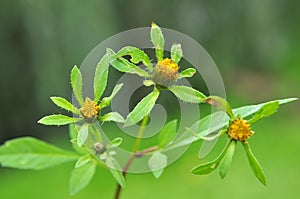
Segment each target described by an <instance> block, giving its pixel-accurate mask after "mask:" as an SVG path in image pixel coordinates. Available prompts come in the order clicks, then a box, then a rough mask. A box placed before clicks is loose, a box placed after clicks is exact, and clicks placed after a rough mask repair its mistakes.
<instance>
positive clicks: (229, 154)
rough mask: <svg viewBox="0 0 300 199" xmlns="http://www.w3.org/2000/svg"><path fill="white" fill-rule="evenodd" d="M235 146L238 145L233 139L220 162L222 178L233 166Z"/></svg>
mask: <svg viewBox="0 0 300 199" xmlns="http://www.w3.org/2000/svg"><path fill="white" fill-rule="evenodd" d="M235 147H236V141H235V140H231V142H230V144H229V147H228V149H227V151H226V153H225V155H224V157H223V159H222V160H221V162H220V166H219V174H220V176H221V178H222V179H223V178H225V176H226V174H227V172H228V170H229V168H230V166H231V162H232V158H233V155H234V152H235Z"/></svg>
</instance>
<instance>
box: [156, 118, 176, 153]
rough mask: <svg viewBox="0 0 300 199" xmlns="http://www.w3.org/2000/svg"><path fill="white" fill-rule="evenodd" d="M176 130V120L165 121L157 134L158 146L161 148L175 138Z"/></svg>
mask: <svg viewBox="0 0 300 199" xmlns="http://www.w3.org/2000/svg"><path fill="white" fill-rule="evenodd" d="M176 132H177V120H172V121H170V122H169V123H167V124H166V125H165V126H164V128H163V129H162V130H161V132H160V133H159V134H158V147H159V148H163V147H164V146H166V145H168V144H169V143H170V142H172V140H173V139H174V138H175V136H176Z"/></svg>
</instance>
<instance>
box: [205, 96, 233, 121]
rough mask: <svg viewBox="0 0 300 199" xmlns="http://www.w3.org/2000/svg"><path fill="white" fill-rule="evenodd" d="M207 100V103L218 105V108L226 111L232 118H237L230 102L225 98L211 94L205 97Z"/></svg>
mask: <svg viewBox="0 0 300 199" xmlns="http://www.w3.org/2000/svg"><path fill="white" fill-rule="evenodd" d="M205 101H206V102H207V103H209V104H211V105H213V106H215V107H217V108H218V109H220V110H222V111H224V112H226V113H227V114H228V116H229V117H230V118H231V119H234V118H235V117H234V115H233V112H232V110H231V107H230V105H229V103H228V102H227V101H226V100H225V99H223V98H221V97H219V96H209V97H207V98H206V99H205Z"/></svg>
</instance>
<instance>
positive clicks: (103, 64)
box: [94, 54, 110, 103]
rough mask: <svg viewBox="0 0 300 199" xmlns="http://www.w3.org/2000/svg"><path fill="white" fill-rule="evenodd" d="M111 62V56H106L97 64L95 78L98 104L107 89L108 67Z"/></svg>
mask: <svg viewBox="0 0 300 199" xmlns="http://www.w3.org/2000/svg"><path fill="white" fill-rule="evenodd" d="M109 62H110V56H109V54H105V55H104V56H103V58H102V59H101V60H100V62H99V63H98V64H97V67H96V71H95V76H94V102H96V103H97V102H98V101H99V100H100V98H101V96H102V94H103V92H104V90H105V88H106V84H107V77H108V67H109Z"/></svg>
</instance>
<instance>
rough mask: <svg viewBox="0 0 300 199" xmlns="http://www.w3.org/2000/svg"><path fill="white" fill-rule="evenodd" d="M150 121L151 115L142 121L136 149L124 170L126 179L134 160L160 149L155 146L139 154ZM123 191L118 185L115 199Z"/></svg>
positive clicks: (134, 148)
mask: <svg viewBox="0 0 300 199" xmlns="http://www.w3.org/2000/svg"><path fill="white" fill-rule="evenodd" d="M148 119H149V115H146V116H145V117H144V119H143V121H142V124H141V127H140V130H139V132H138V135H137V137H136V140H135V143H134V147H133V150H132V151H133V155H132V156H131V157H130V158H129V160H128V161H127V163H126V165H125V167H124V168H123V171H122V174H123V176H124V178H125V177H126V174H127V171H128V169H129V167H130V165H131V164H132V162H133V160H134V159H135V158H136V157H143V156H144V155H146V154H147V153H150V152H152V151H155V150H156V149H157V148H158V147H157V146H153V147H150V148H148V149H145V150H142V151H140V152H138V150H139V146H140V143H141V138H142V136H143V133H144V130H145V126H146V124H147V122H148ZM121 191H122V187H121V185H120V184H118V185H117V189H116V192H115V199H119V198H120V194H121Z"/></svg>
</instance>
